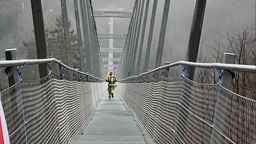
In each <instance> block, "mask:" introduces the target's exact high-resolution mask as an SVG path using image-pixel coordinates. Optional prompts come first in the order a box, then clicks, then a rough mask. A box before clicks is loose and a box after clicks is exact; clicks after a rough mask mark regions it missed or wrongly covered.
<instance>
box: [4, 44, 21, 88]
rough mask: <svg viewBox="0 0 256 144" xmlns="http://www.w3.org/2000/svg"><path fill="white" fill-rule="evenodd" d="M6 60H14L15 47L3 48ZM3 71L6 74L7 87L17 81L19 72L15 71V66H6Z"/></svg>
mask: <svg viewBox="0 0 256 144" xmlns="http://www.w3.org/2000/svg"><path fill="white" fill-rule="evenodd" d="M5 57H6V60H16V48H14V49H6V50H5ZM5 73H6V74H7V75H8V81H9V87H11V86H12V85H14V84H16V83H17V82H19V79H20V78H19V74H18V72H17V67H16V66H12V67H7V68H6V69H5Z"/></svg>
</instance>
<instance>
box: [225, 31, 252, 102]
mask: <svg viewBox="0 0 256 144" xmlns="http://www.w3.org/2000/svg"><path fill="white" fill-rule="evenodd" d="M226 39H227V52H232V53H234V54H236V63H237V64H244V65H253V64H255V50H254V48H255V37H254V30H252V29H251V28H250V27H249V26H242V28H241V29H235V30H234V31H232V32H230V33H227V37H226ZM255 82H256V77H255V75H254V74H251V73H248V72H235V78H234V81H233V91H234V92H236V93H238V94H241V95H243V96H247V97H249V98H253V99H256V96H255V95H256V86H255Z"/></svg>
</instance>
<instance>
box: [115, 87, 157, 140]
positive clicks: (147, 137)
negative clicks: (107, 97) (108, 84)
mask: <svg viewBox="0 0 256 144" xmlns="http://www.w3.org/2000/svg"><path fill="white" fill-rule="evenodd" d="M116 93H117V94H118V95H119V99H120V101H121V102H122V103H123V106H124V107H125V109H126V110H127V111H128V112H129V113H130V114H131V115H132V117H133V119H134V121H135V123H136V126H137V130H138V132H139V133H140V136H141V137H142V138H143V140H144V142H145V143H146V144H154V140H153V139H152V138H151V137H150V135H149V134H148V132H147V131H146V129H145V128H144V127H143V125H142V123H141V122H140V120H139V119H138V117H137V115H136V113H135V112H134V111H133V110H132V109H131V108H130V107H129V106H128V105H127V104H126V103H125V101H124V100H123V99H122V98H121V96H120V94H119V93H118V92H117V91H116Z"/></svg>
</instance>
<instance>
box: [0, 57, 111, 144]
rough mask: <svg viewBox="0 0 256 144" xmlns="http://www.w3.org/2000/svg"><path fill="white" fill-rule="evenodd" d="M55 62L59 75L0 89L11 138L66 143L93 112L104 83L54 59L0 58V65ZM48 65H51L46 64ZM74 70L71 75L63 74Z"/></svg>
mask: <svg viewBox="0 0 256 144" xmlns="http://www.w3.org/2000/svg"><path fill="white" fill-rule="evenodd" d="M40 63H49V65H50V63H55V64H58V67H59V68H60V70H59V71H61V72H60V73H57V74H58V75H56V74H54V73H53V72H51V71H50V73H49V75H47V76H46V77H44V78H42V79H40V80H34V81H23V80H21V79H20V81H19V82H18V83H16V84H15V85H13V86H12V87H10V88H8V89H6V90H4V91H2V92H0V94H1V101H2V106H3V109H4V114H5V118H6V122H7V127H8V132H9V137H10V142H11V143H13V144H17V143H29V144H30V143H69V142H70V141H71V140H72V138H73V137H74V135H75V134H76V133H77V132H78V130H79V129H80V128H81V126H83V124H84V123H85V121H86V120H87V118H88V117H89V116H90V114H91V113H92V112H94V110H95V108H96V106H97V103H98V102H99V100H100V99H101V97H102V95H103V93H104V91H105V90H106V87H107V85H106V84H105V83H103V82H102V80H101V79H99V78H97V77H94V76H92V75H90V74H87V73H83V72H81V71H78V70H77V69H73V68H70V67H68V66H66V65H65V64H63V63H61V62H60V61H58V60H56V59H44V60H15V61H1V62H0V67H6V66H24V65H33V64H40ZM49 68H50V67H49ZM64 72H65V73H67V74H68V73H73V76H72V77H70V76H68V75H67V76H64Z"/></svg>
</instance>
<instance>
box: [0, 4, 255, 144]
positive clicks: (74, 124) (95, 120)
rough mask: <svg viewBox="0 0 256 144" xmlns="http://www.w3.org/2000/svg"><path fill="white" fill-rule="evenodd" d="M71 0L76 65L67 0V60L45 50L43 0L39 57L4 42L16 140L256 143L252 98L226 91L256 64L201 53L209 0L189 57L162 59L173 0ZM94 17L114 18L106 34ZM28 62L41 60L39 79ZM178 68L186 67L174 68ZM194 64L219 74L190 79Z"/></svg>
mask: <svg viewBox="0 0 256 144" xmlns="http://www.w3.org/2000/svg"><path fill="white" fill-rule="evenodd" d="M73 2H74V3H73V4H74V5H73V9H74V13H75V16H76V17H75V18H76V27H77V36H78V47H79V51H80V58H81V59H80V67H79V68H74V67H73V57H72V54H71V51H72V48H71V40H70V36H69V24H68V23H69V22H68V12H67V5H66V0H61V3H60V5H61V10H62V21H63V28H64V30H63V31H64V38H65V46H66V60H67V63H66V64H65V63H63V62H62V60H58V59H55V58H48V57H47V55H48V54H47V42H46V38H45V28H44V21H43V20H44V17H43V14H42V4H41V2H40V1H38V0H31V9H32V14H33V24H34V29H35V41H36V50H37V55H38V59H21V60H17V59H16V49H6V51H5V55H6V60H5V61H0V68H4V69H5V72H6V74H7V75H6V77H8V81H9V88H7V89H5V90H3V91H1V93H0V94H1V95H0V96H1V102H2V106H3V110H4V114H5V119H6V123H7V128H8V132H9V138H10V142H11V143H13V144H17V143H19V144H22V143H26V144H30V143H61V144H62V143H72V144H80V143H89V144H100V143H109V144H119V143H122V144H130V143H133V144H144V143H148V144H150V143H174V144H182V143H186V144H191V143H211V144H219V143H228V144H230V143H233V144H235V143H239V144H240V143H241V144H242V143H248V144H249V143H250V144H253V143H256V101H255V100H253V99H250V98H248V97H246V96H242V95H239V94H236V93H234V92H232V91H231V90H230V89H231V85H232V80H233V78H234V76H235V75H234V72H248V73H252V74H255V73H256V66H255V65H241V64H235V57H236V55H235V54H233V53H225V54H224V58H223V63H198V62H196V60H197V53H198V48H199V41H200V35H201V30H202V25H203V17H204V11H205V6H206V0H196V3H195V8H194V15H193V22H192V27H191V33H190V39H189V42H188V50H187V55H185V56H184V58H186V60H185V61H177V62H173V63H170V62H166V63H165V64H163V60H162V54H163V49H164V43H165V39H166V38H165V32H166V29H167V19H168V13H169V8H170V3H171V1H170V0H165V1H164V2H158V1H157V0H154V1H153V0H152V1H150V0H135V2H134V6H133V11H116V10H115V5H113V4H111V5H109V11H94V10H93V6H92V1H91V0H79V1H78V0H74V1H73ZM150 2H151V3H152V4H151V5H150ZM158 3H161V4H163V6H164V7H163V8H162V14H161V17H162V21H161V27H160V33H159V37H158V38H159V40H158V45H157V53H156V60H155V68H153V69H148V68H149V55H150V49H151V43H152V37H153V31H154V22H155V16H156V15H155V14H156V9H157V4H158ZM149 9H150V10H151V11H149ZM149 12H150V13H151V16H150V19H149V21H150V22H149V23H147V21H148V20H147V19H148V17H149V16H148V14H149ZM98 17H104V18H106V17H107V18H108V19H110V21H109V26H108V27H109V34H106V33H105V34H98V32H97V27H96V20H95V19H96V18H98ZM119 18H123V19H130V23H129V26H128V32H127V33H126V34H115V33H114V19H119ZM80 23H81V24H82V25H80ZM81 26H82V28H81ZM146 27H148V29H147V30H148V32H147V34H146V33H145V31H146ZM146 37H147V43H146V44H145V43H143V42H144V38H146ZM100 39H107V40H108V41H109V47H108V48H101V47H100V45H99V40H100ZM114 39H125V43H124V47H123V48H114V41H113V40H114ZM144 45H146V48H147V49H146V53H145V59H144V58H142V47H143V46H144ZM106 53H107V55H106ZM116 55H118V57H116ZM83 56H84V57H85V59H83ZM106 56H107V57H106ZM142 59H143V62H144V65H141V64H142V62H141V61H142ZM29 65H38V66H39V74H40V79H38V80H32V81H26V80H22V79H21V78H20V74H21V71H22V68H24V67H26V66H29ZM135 66H136V67H135ZM140 67H143V69H142V68H140ZM176 67H182V69H183V71H181V72H180V74H179V75H177V76H171V75H170V73H171V71H172V70H173V69H174V68H176ZM195 68H202V69H214V70H216V71H219V72H220V73H221V75H220V81H219V82H218V83H216V84H203V83H198V82H195V81H193V78H194V75H195V74H194V73H195ZM141 69H142V71H140V70H141ZM109 71H114V73H115V75H116V76H117V78H118V82H117V88H116V90H115V93H114V97H113V98H112V99H109V98H108V94H107V83H106V82H105V77H106V76H107V74H108V72H109Z"/></svg>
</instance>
